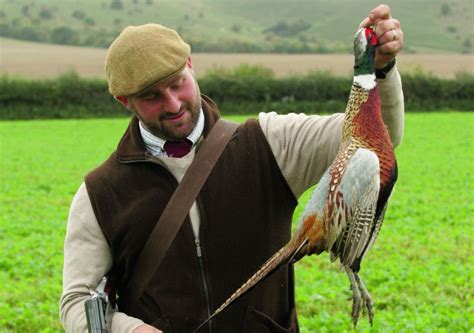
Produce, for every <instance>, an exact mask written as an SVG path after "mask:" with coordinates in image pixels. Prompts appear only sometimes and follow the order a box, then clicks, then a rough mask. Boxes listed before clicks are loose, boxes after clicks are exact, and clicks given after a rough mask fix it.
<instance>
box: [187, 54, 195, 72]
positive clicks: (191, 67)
mask: <svg viewBox="0 0 474 333" xmlns="http://www.w3.org/2000/svg"><path fill="white" fill-rule="evenodd" d="M186 64H187V66H188V68H189V69H190V70H191V71H192V72H193V73H194V70H193V61H192V60H191V56H189V57H188V61H187V62H186Z"/></svg>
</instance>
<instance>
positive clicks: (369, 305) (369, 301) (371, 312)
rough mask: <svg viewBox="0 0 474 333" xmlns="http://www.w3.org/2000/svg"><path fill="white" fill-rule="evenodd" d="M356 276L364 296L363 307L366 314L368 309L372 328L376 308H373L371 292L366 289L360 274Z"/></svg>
mask: <svg viewBox="0 0 474 333" xmlns="http://www.w3.org/2000/svg"><path fill="white" fill-rule="evenodd" d="M354 275H355V277H356V280H357V282H358V284H359V289H360V292H361V294H362V307H363V309H364V313H365V309H367V313H368V315H369V322H370V326H372V323H373V321H374V308H373V306H372V297H371V296H370V294H369V291H368V290H367V288H366V287H365V285H364V282H362V279H361V278H360V276H359V274H357V273H354Z"/></svg>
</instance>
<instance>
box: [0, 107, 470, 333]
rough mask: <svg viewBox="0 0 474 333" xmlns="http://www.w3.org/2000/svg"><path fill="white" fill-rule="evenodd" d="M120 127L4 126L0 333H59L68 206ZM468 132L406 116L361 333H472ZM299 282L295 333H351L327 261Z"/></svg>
mask: <svg viewBox="0 0 474 333" xmlns="http://www.w3.org/2000/svg"><path fill="white" fill-rule="evenodd" d="M233 119H239V120H242V118H233ZM126 124H127V120H126V119H113V120H66V121H16V122H10V121H8V122H0V145H1V146H0V149H1V152H2V153H3V158H2V160H1V171H2V181H1V193H0V195H1V197H0V199H1V204H0V253H1V256H0V283H1V286H2V287H1V288H0V300H1V301H0V332H59V331H61V325H60V323H59V321H58V300H59V296H60V293H61V267H62V247H63V238H64V234H65V226H66V219H67V214H68V208H69V204H70V201H71V199H72V197H73V195H74V193H75V191H76V189H77V187H78V186H79V184H80V183H81V181H82V178H83V176H84V174H85V173H86V171H87V170H89V169H91V168H92V167H94V166H95V165H97V164H98V163H99V162H100V161H102V160H103V159H104V158H105V157H106V156H108V154H109V153H110V152H111V151H112V150H113V149H114V147H115V145H116V142H117V140H118V139H119V137H120V136H121V133H122V131H123V130H124V128H125V126H126ZM473 126H474V114H473V113H456V112H452V113H435V114H422V113H420V114H407V117H406V132H405V138H404V141H403V144H402V146H401V147H400V148H399V149H398V150H397V155H398V161H399V181H398V183H397V187H396V189H395V193H394V196H393V198H392V200H391V204H390V206H389V210H388V212H387V215H386V220H385V224H384V227H383V229H382V232H381V235H380V237H379V239H378V241H377V242H376V243H375V246H374V248H373V249H372V251H371V252H370V253H369V255H368V256H367V257H366V259H365V261H364V263H363V267H362V272H361V276H362V277H363V278H364V281H365V282H366V285H367V286H368V288H369V290H370V291H371V293H372V296H373V298H374V299H375V323H374V326H373V328H370V327H369V325H368V323H367V320H366V319H365V318H362V319H361V320H360V324H359V326H358V328H357V329H356V331H360V332H369V331H371V332H469V331H472V330H473V328H474V316H473V310H474V308H473V305H474V304H473V287H472V286H473V282H474V281H473V278H472V276H473V273H474V271H473V257H472V250H473V233H472V231H473V229H472V223H473V217H474V194H473V193H474V192H473V191H474V176H473V174H474V172H473V171H474V165H473V163H474V162H473V161H474V129H473ZM306 199H307V195H305V196H304V197H303V198H302V200H301V203H304V202H305V200H306ZM299 212H300V210H298V211H297V213H296V215H297V214H298V213H299ZM296 277H297V304H298V305H297V306H298V312H299V321H300V325H301V326H302V332H344V331H346V332H351V331H353V329H352V327H351V320H350V302H348V301H346V298H347V297H349V295H350V292H349V290H348V286H349V285H348V280H347V278H346V275H345V274H344V273H342V272H341V271H340V270H339V269H338V267H337V265H336V264H330V263H329V260H328V256H327V255H326V254H323V255H321V256H320V257H310V258H305V259H304V260H303V261H302V262H300V263H298V264H297V265H296Z"/></svg>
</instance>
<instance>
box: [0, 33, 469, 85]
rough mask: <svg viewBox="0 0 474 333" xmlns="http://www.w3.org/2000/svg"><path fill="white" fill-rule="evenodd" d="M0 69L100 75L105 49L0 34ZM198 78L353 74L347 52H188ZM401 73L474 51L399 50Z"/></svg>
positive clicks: (455, 62)
mask: <svg viewBox="0 0 474 333" xmlns="http://www.w3.org/2000/svg"><path fill="white" fill-rule="evenodd" d="M0 44H1V61H0V73H1V72H4V73H7V74H9V75H18V76H21V77H25V78H53V77H56V76H58V75H60V74H61V73H64V72H66V71H71V70H74V71H76V72H77V73H78V74H79V75H81V76H88V77H100V78H105V71H104V61H105V54H106V50H105V49H100V48H92V47H78V46H65V45H52V44H41V43H33V42H25V41H19V40H13V39H7V38H0ZM192 58H193V64H194V70H195V71H196V75H197V76H198V77H200V76H203V75H204V74H205V73H206V72H207V71H208V70H209V69H212V68H213V67H216V66H217V67H225V68H233V67H235V66H237V65H239V64H241V63H247V64H252V65H262V66H265V67H268V68H270V69H272V70H273V71H274V72H275V74H276V75H277V76H287V75H292V74H297V75H304V74H307V73H308V72H309V71H313V70H319V71H329V72H331V73H333V74H334V75H336V76H352V66H353V63H354V60H353V56H352V55H351V54H293V55H291V54H248V53H247V54H237V53H233V54H221V53H193V55H192ZM398 66H399V69H400V71H401V73H402V74H403V73H408V72H413V71H417V70H420V69H423V70H424V71H428V72H432V73H433V74H435V75H437V76H439V77H443V78H453V77H454V76H455V74H456V73H458V72H467V73H470V74H474V55H473V54H454V53H453V54H404V53H403V52H402V54H401V55H400V56H399V57H398Z"/></svg>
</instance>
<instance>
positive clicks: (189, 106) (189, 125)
mask: <svg viewBox="0 0 474 333" xmlns="http://www.w3.org/2000/svg"><path fill="white" fill-rule="evenodd" d="M193 80H194V86H195V94H194V97H193V98H192V100H191V101H188V102H183V103H182V104H181V108H180V110H179V113H181V112H188V113H189V115H190V119H185V120H183V124H181V125H179V126H172V125H169V124H167V122H166V119H167V118H168V117H170V116H175V114H169V113H163V114H161V115H160V116H159V118H158V120H156V121H153V122H151V121H144V119H141V118H140V115H139V114H138V113H136V115H137V116H138V117H139V118H140V120H141V121H142V123H143V124H144V125H145V127H146V128H147V129H148V130H149V131H150V132H151V133H152V134H153V135H155V136H157V137H159V138H162V139H165V140H171V141H181V140H183V139H185V138H186V137H188V136H189V135H190V134H191V133H192V131H193V130H194V128H196V125H197V123H198V120H199V116H200V113H201V92H200V90H199V86H198V84H197V82H196V80H195V79H194V78H193ZM179 113H178V114H179ZM185 117H187V115H185ZM181 126H186V128H184V129H183V128H180V127H181Z"/></svg>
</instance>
